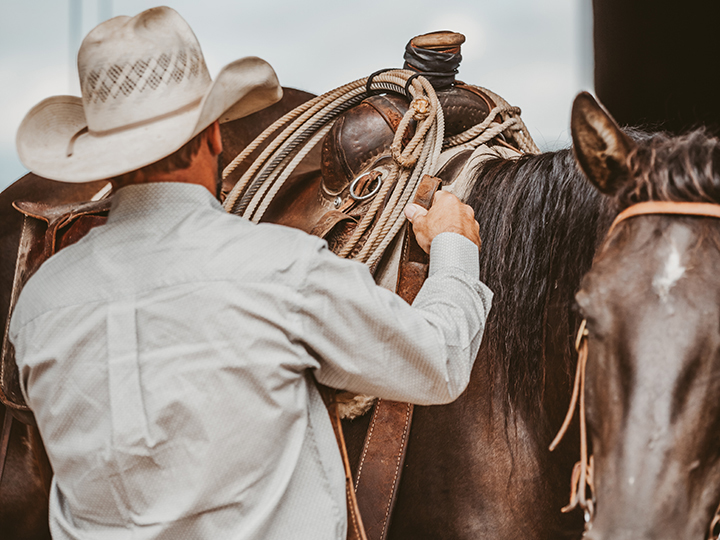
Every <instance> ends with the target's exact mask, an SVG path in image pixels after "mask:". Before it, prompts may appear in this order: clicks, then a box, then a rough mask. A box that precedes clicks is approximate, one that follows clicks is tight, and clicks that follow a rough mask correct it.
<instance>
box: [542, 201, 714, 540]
mask: <svg viewBox="0 0 720 540" xmlns="http://www.w3.org/2000/svg"><path fill="white" fill-rule="evenodd" d="M655 214H664V215H677V216H697V217H712V218H717V219H720V204H715V203H698V202H672V201H648V202H641V203H637V204H634V205H632V206H629V207H628V208H626V209H625V210H623V211H622V212H620V214H618V216H617V217H616V218H615V220H614V221H613V222H612V225H610V229H609V230H608V232H607V235H606V236H605V241H604V243H607V241H608V239H609V238H610V236H611V235H612V233H613V232H614V230H615V227H617V225H618V224H620V223H622V222H623V221H625V220H627V219H630V218H633V217H636V216H646V215H655ZM586 325H587V321H586V320H585V319H583V321H582V322H581V323H580V329H579V330H578V333H577V337H576V339H575V350H576V351H577V352H578V363H577V368H576V370H575V383H574V384H573V393H572V397H571V399H570V406H569V407H568V412H567V414H566V415H565V420H564V421H563V423H562V426H561V427H560V430H559V431H558V434H557V435H556V436H555V439H554V440H553V442H552V443H551V444H550V451H551V452H552V451H553V450H555V448H556V447H557V445H558V444H559V443H560V441H561V440H562V438H563V436H564V435H565V433H566V432H567V429H568V427H569V425H570V421H571V420H572V418H573V415H574V413H575V407H576V406H577V404H578V400H579V401H580V413H579V416H580V461H578V462H577V463H576V464H575V467H574V468H573V472H572V479H571V487H570V503H569V504H568V505H567V506H565V507H563V508H562V512H570V511H571V510H573V509H574V508H576V507H578V506H579V507H580V508H581V509H582V510H583V512H584V516H585V531H586V532H587V531H588V530H589V529H590V527H591V524H592V520H593V517H594V515H595V490H594V481H593V457H592V455H591V456H589V457H588V448H587V447H588V444H587V424H586V419H585V368H586V365H587V359H588V343H587V339H588V330H587V326H586ZM588 492H589V496H588ZM719 524H720V505H718V508H717V510H715V514H714V516H713V519H712V521H711V522H710V527H709V531H708V536H707V538H708V539H710V540H719V539H720V527H718V525H719ZM716 528H717V529H718V530H717V532H715V531H714V530H715V529H716Z"/></svg>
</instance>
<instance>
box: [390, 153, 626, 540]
mask: <svg viewBox="0 0 720 540" xmlns="http://www.w3.org/2000/svg"><path fill="white" fill-rule="evenodd" d="M468 203H469V204H470V205H472V206H473V207H474V209H475V214H476V218H477V220H478V222H479V223H480V235H481V238H482V239H483V245H482V250H481V270H480V278H481V279H482V280H483V281H484V282H485V283H487V284H488V286H489V287H490V288H491V289H492V290H493V291H494V292H495V297H494V299H493V308H492V310H491V312H490V317H489V319H488V321H487V327H486V329H485V335H484V337H483V343H482V346H481V349H480V353H479V356H478V359H477V361H476V364H475V367H474V370H473V374H472V378H471V381H470V385H469V387H468V389H467V391H466V392H465V393H464V394H463V395H462V396H461V397H460V398H459V399H458V400H457V401H456V402H454V403H452V404H449V405H443V406H433V407H416V409H415V417H414V419H413V426H412V430H411V433H410V443H409V447H408V454H407V458H406V462H405V470H404V472H403V477H402V480H401V485H400V492H399V495H398V502H397V506H396V509H395V514H394V516H393V520H392V524H391V529H390V536H389V538H391V539H392V540H400V539H408V540H409V539H445V538H447V539H476V538H484V539H498V540H506V539H508V538H525V539H538V540H539V539H549V538H553V539H555V538H565V537H568V538H578V537H579V536H580V534H581V532H582V516H581V515H580V514H579V513H577V512H575V513H572V514H569V515H567V514H562V513H561V512H560V508H561V507H563V506H564V505H565V504H566V503H567V497H568V486H569V483H568V478H569V475H570V471H571V470H572V466H573V463H574V462H575V461H576V460H577V442H576V441H577V439H576V438H573V439H570V440H568V441H565V442H563V445H561V447H560V448H559V449H558V450H556V453H552V454H551V453H550V452H549V451H548V444H549V443H550V441H551V440H552V438H553V435H554V433H555V431H556V430H557V428H558V426H559V425H560V424H561V422H562V417H563V414H564V412H565V410H566V409H567V405H568V403H569V400H570V390H571V385H572V374H573V373H574V369H575V367H574V366H575V355H574V348H573V336H574V333H575V331H576V329H577V326H578V324H579V319H578V316H577V315H576V313H575V312H574V310H573V305H574V301H573V296H574V294H575V292H576V291H577V289H578V287H579V284H580V279H581V277H582V275H583V274H584V273H585V272H586V271H587V270H588V269H589V268H590V264H591V261H592V258H593V255H594V253H595V249H596V246H597V244H598V243H599V241H600V240H601V239H602V237H603V236H604V233H605V230H606V229H607V227H608V226H609V223H610V221H611V220H612V217H613V215H614V211H613V210H612V208H611V207H610V206H609V205H608V204H607V199H606V198H604V197H603V196H602V195H600V194H598V193H597V192H596V191H595V190H594V189H593V188H592V187H591V186H589V185H588V184H587V183H586V182H584V180H583V179H582V174H581V172H580V171H579V169H578V168H577V166H576V164H575V160H574V158H573V156H572V153H571V151H570V150H561V151H559V152H554V153H545V154H540V155H526V156H523V157H521V158H520V159H518V160H502V159H498V160H494V161H490V162H488V163H487V164H485V165H484V166H483V168H482V169H481V170H480V172H479V175H478V178H477V181H476V183H475V185H474V188H473V192H472V195H471V197H470V200H469V201H468Z"/></svg>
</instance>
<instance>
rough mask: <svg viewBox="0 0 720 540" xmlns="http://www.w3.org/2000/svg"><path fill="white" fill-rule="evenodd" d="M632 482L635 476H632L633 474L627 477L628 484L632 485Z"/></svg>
mask: <svg viewBox="0 0 720 540" xmlns="http://www.w3.org/2000/svg"><path fill="white" fill-rule="evenodd" d="M634 483H635V477H634V476H631V477H630V478H628V484H630V485H631V486H632V485H633V484H634Z"/></svg>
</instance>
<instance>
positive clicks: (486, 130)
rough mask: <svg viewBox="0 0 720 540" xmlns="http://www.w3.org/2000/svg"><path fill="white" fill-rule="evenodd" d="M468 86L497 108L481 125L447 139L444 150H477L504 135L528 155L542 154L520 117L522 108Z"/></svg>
mask: <svg viewBox="0 0 720 540" xmlns="http://www.w3.org/2000/svg"><path fill="white" fill-rule="evenodd" d="M468 86H473V87H474V88H477V89H478V90H480V91H481V92H483V93H484V94H486V95H487V96H489V97H490V98H491V99H492V100H493V101H494V102H495V107H494V108H493V109H492V110H491V111H490V112H489V113H488V115H487V118H485V120H483V121H482V122H480V123H479V124H477V125H475V126H473V127H471V128H470V129H468V130H467V131H464V132H462V133H459V134H457V135H455V136H453V137H448V138H447V139H445V142H444V143H443V149H447V148H453V147H457V146H465V147H467V148H477V147H478V146H480V145H481V144H485V143H486V142H488V141H489V140H491V139H492V138H494V137H497V136H498V135H500V134H501V133H504V134H506V136H508V137H509V138H511V139H513V140H514V141H515V143H516V144H517V146H518V148H519V149H520V150H522V151H523V152H525V153H526V154H539V153H540V149H539V148H538V147H537V145H536V144H535V141H533V139H532V137H530V133H529V132H528V129H527V127H526V126H525V122H523V120H522V118H521V117H520V113H521V111H520V107H513V106H512V105H510V104H509V103H508V102H507V101H505V100H504V99H503V98H502V97H500V96H498V95H497V94H495V93H494V92H491V91H490V90H488V89H487V88H483V87H482V86H474V85H468ZM496 118H497V119H499V120H500V123H498V122H495V119H496Z"/></svg>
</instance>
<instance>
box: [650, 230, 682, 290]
mask: <svg viewBox="0 0 720 540" xmlns="http://www.w3.org/2000/svg"><path fill="white" fill-rule="evenodd" d="M684 273H685V267H684V266H682V265H681V264H680V252H679V251H678V249H677V247H675V244H672V245H671V250H670V256H669V257H668V258H667V261H665V266H664V267H663V269H662V271H661V272H660V273H658V274H657V275H655V277H654V278H653V283H652V284H653V289H655V292H656V293H657V295H658V296H659V297H660V299H661V300H662V301H663V302H665V301H667V297H668V294H669V293H670V289H672V288H673V287H674V286H675V284H676V283H677V282H678V280H679V279H680V278H681V277H682V276H683V274H684Z"/></svg>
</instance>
